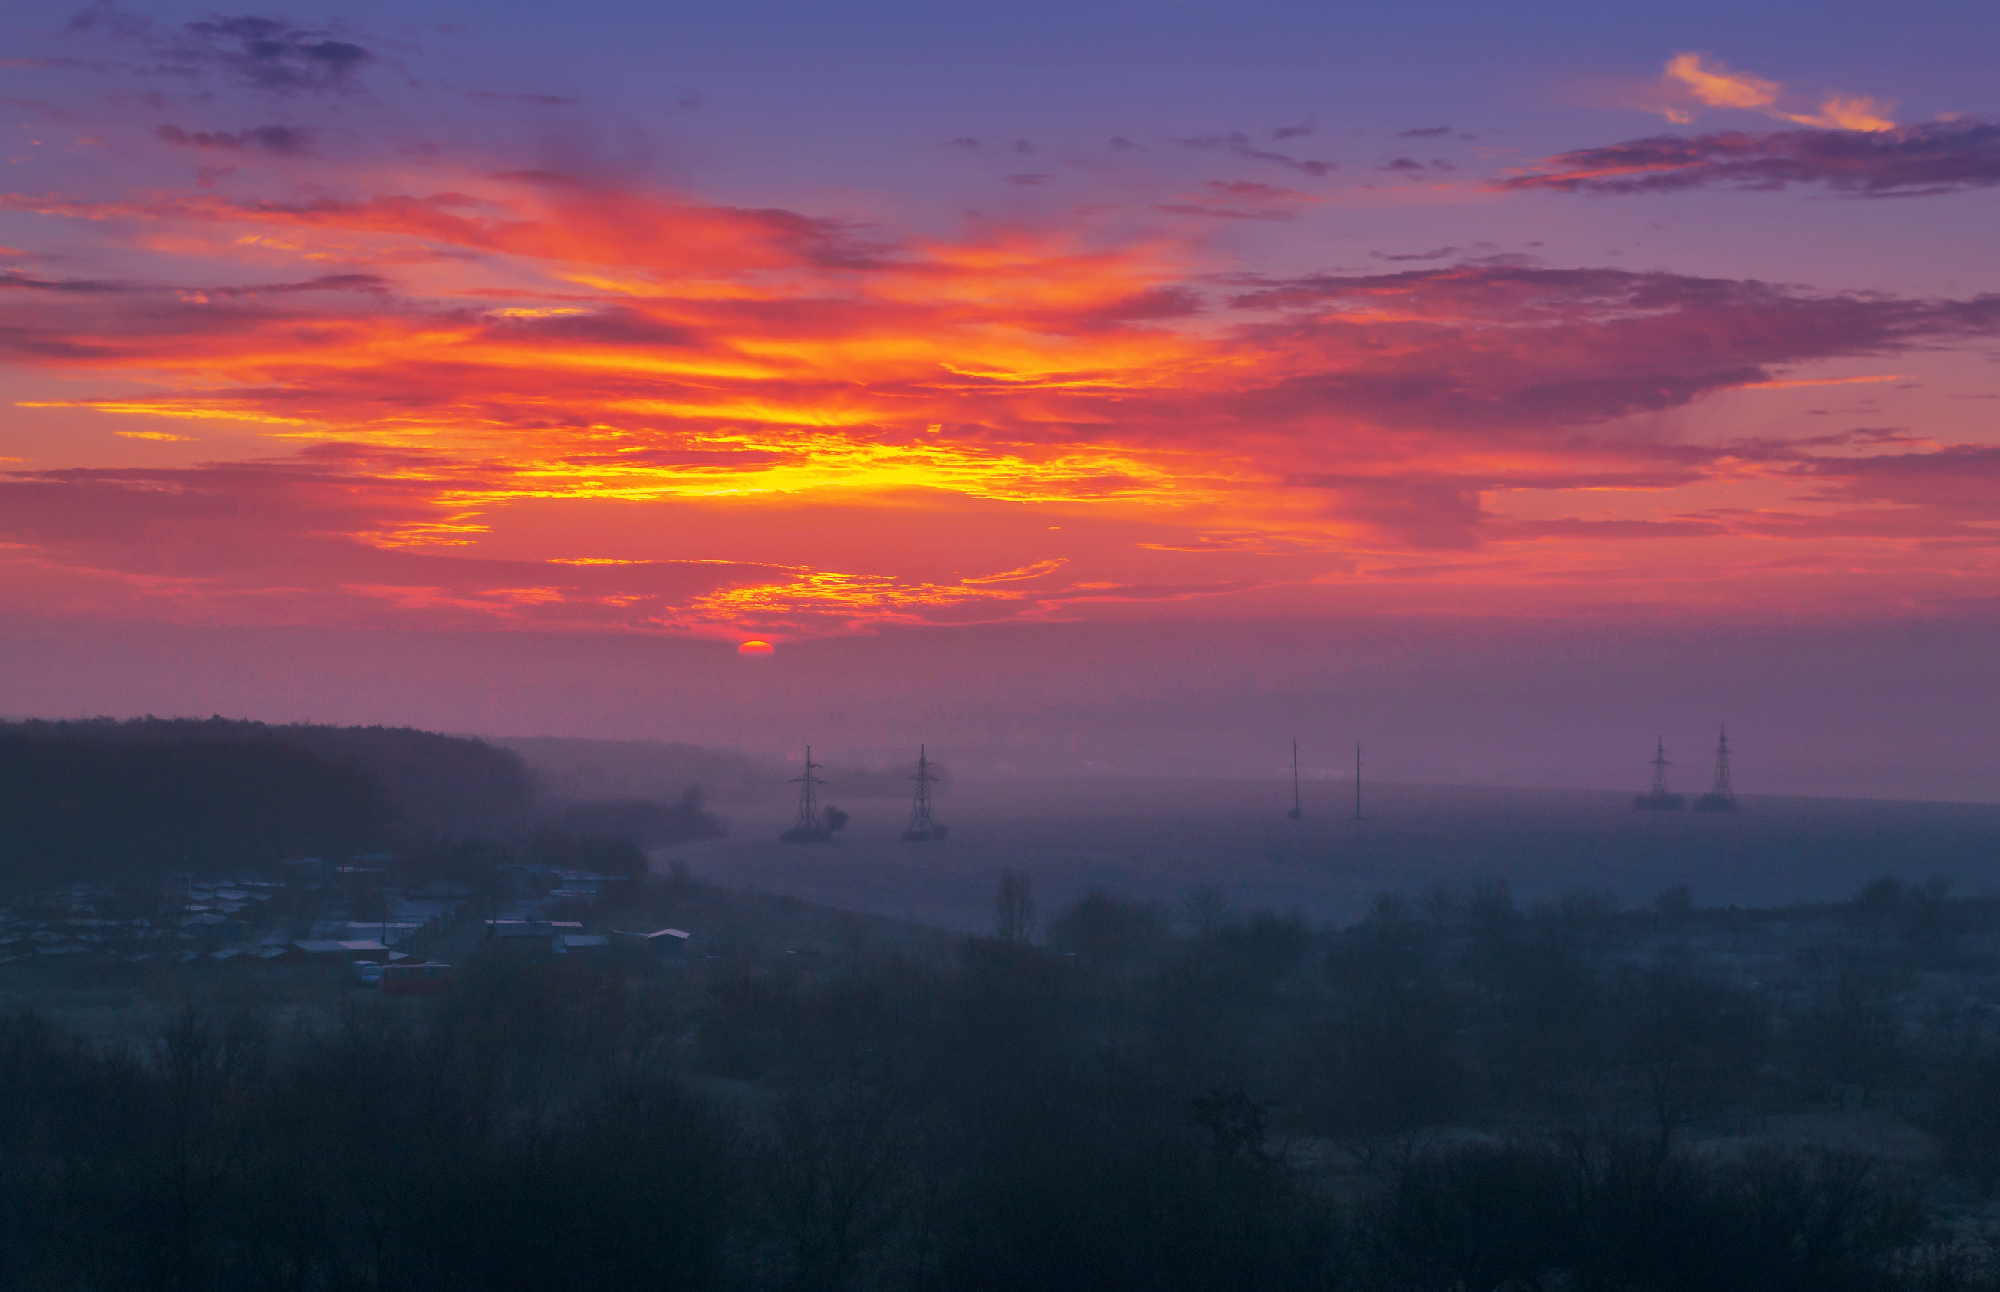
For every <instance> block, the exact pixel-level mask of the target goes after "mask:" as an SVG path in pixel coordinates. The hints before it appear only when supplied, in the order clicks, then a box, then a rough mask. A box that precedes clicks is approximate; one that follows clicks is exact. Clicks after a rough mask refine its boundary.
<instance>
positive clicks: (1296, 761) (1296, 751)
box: [1291, 736, 1299, 821]
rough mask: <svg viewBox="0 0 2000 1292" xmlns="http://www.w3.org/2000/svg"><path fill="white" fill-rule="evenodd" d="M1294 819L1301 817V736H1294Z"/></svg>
mask: <svg viewBox="0 0 2000 1292" xmlns="http://www.w3.org/2000/svg"><path fill="white" fill-rule="evenodd" d="M1291 817H1292V820H1294V821H1296V820H1298V819H1299V738H1298V737H1297V736H1293V737H1292V811H1291Z"/></svg>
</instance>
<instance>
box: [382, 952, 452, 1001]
mask: <svg viewBox="0 0 2000 1292" xmlns="http://www.w3.org/2000/svg"><path fill="white" fill-rule="evenodd" d="M449 981H451V966H450V965H448V964H444V963H442V962H439V961H433V960H427V961H425V962H424V963H422V964H401V965H385V966H383V968H382V977H381V980H380V984H379V985H380V987H381V991H382V994H383V995H384V996H432V995H435V994H437V993H438V992H440V991H442V990H444V985H445V984H446V983H447V982H449Z"/></svg>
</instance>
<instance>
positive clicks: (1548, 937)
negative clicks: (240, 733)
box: [0, 876, 2000, 1292]
mask: <svg viewBox="0 0 2000 1292" xmlns="http://www.w3.org/2000/svg"><path fill="white" fill-rule="evenodd" d="M694 887H697V888H698V887H699V886H694ZM689 891H690V883H689V881H688V880H687V879H685V877H680V876H676V877H672V878H669V879H667V880H664V881H655V882H653V883H650V884H648V885H647V886H646V887H645V888H644V889H642V890H639V892H638V895H637V897H636V898H635V899H634V900H637V901H639V902H641V903H643V904H645V905H647V906H648V907H649V913H650V914H651V915H652V916H654V917H657V918H659V919H671V918H677V916H676V911H677V909H680V910H684V909H685V905H684V904H685V901H686V900H687V894H688V892H689ZM677 893H678V894H679V896H677V895H676V894H677ZM1447 899H1451V900H1447ZM677 903H678V904H680V905H678V906H677ZM999 908H1000V909H999V916H1000V918H999V921H998V936H996V937H994V938H987V939H966V940H960V941H958V942H956V943H946V944H940V946H941V947H943V948H945V949H942V950H940V951H938V953H937V954H935V955H914V958H912V955H909V954H906V955H903V956H901V957H900V958H899V957H897V956H890V955H888V954H886V953H883V954H875V953H872V952H871V951H870V950H869V949H868V948H867V947H865V946H859V945H857V946H852V947H849V948H848V949H847V951H846V952H845V954H843V955H842V956H840V957H837V958H812V957H806V956H793V955H788V954H785V953H783V952H779V953H777V954H768V955H752V954H749V953H747V952H746V953H744V954H732V955H730V956H728V957H725V958H724V959H723V960H721V961H717V962H713V963H710V962H705V961H702V960H699V959H697V960H692V961H687V962H682V963H674V962H658V961H647V960H641V959H633V960H618V959H609V960H606V961H603V962H599V963H583V962H581V961H580V960H578V959H577V958H575V957H572V958H569V959H567V960H560V961H543V962H534V961H528V960H522V959H518V958H513V957H503V956H500V955H497V954H494V955H487V956H484V957H481V958H478V959H476V960H474V961H472V962H470V963H468V964H467V965H465V966H464V967H463V969H462V972H461V973H460V975H459V977H458V978H457V979H456V980H455V981H454V982H453V983H452V984H451V986H450V989H449V990H448V992H447V993H446V994H444V995H442V996H440V997H437V998H434V999H432V1000H431V1001H428V1002H423V1003H422V1005H423V1008H421V1009H418V1008H411V1009H409V1010H403V1009H401V1008H400V1007H401V1006H403V1005H411V1006H415V1005H417V1004H418V1002H386V1001H376V1002H373V1003H372V1004H368V1003H358V1004H352V1005H350V1006H349V1007H348V1009H347V1012H346V1013H345V1015H344V1016H343V1018H342V1021H341V1023H340V1024H339V1026H337V1027H335V1028H332V1029H330V1030H328V1031H325V1032H322V1033H319V1034H316V1035H311V1036H306V1037H303V1038H302V1037H299V1036H295V1035H290V1034H279V1033H273V1032H269V1031H267V1030H266V1026H265V1025H264V1024H263V1023H262V1022H260V1021H259V1020H258V1019H257V1018H255V1017H253V1016H248V1015H245V1016H240V1017H239V1016H234V1015H231V1014H230V1013H228V1012H227V1011H222V1012H218V1013H215V1014H212V1015H211V1014H204V1013H200V1012H196V1011H189V1012H185V1013H183V1014H182V1015H181V1016H180V1017H179V1018H178V1019H177V1020H176V1021H175V1022H174V1023H173V1024H172V1025H171V1026H169V1027H168V1028H167V1029H166V1030H165V1032H164V1034H163V1035H161V1036H160V1037H159V1039H158V1041H157V1043H156V1044H155V1045H153V1046H152V1047H151V1048H150V1049H132V1048H103V1047H96V1046H92V1045H90V1044H87V1043H85V1042H83V1041H80V1040H78V1039H76V1038H74V1037H72V1036H70V1035H67V1034H65V1033H64V1032H63V1031H61V1030H60V1029H59V1028H56V1027H54V1026H51V1025H49V1024H48V1023H45V1022H42V1021H39V1020H37V1019H35V1018H33V1017H26V1016H24V1017H16V1018H14V1019H12V1020H10V1021H7V1022H5V1023H4V1025H0V1236H4V1241H0V1285H6V1286H21V1287H46V1288H93V1289H96V1288H122V1287H131V1288H175V1289H191V1288H213V1289H235V1288H259V1289H264V1288H282V1289H292V1288H297V1289H348V1288H354V1289H363V1288H365V1289H401V1288H409V1289H419V1288H434V1287H439V1286H463V1287H479V1288H521V1289H538V1290H542V1289H569V1288H577V1289H582V1288H639V1287H647V1288H654V1287H664V1288H718V1289H723V1288H727V1289H737V1288H741V1289H801V1290H803V1289H829V1290H831V1289H843V1288H854V1289H863V1288H865V1289H878V1288H879V1289H899V1288H911V1289H930V1288H935V1289H994V1290H996V1292H997V1290H999V1289H1022V1288H1035V1289H1065V1288H1079V1289H1081V1288H1090V1289H1134V1290H1135V1292H1136V1290H1138V1289H1215V1288H1241V1289H1253V1288H1254V1289H1282V1288H1318V1289H1330V1290H1331V1289H1354V1290H1356V1292H1363V1290H1366V1292H1374V1290H1377V1289H1379V1290H1382V1292H1388V1290H1390V1289H1395V1290H1396V1292H1406V1290H1436V1292H1447V1290H1459V1289H1463V1290H1467V1292H1470V1290H1473V1289H1477V1290H1479V1292H1489V1290H1493V1289H1515V1290H1526V1289H1537V1290H1541V1292H1556V1289H1605V1290H1610V1289H1630V1290H1631V1292H1669V1290H1679V1289H1686V1290H1688V1292H1695V1290H1697V1289H1699V1290H1701V1292H1718V1290H1729V1289H1745V1290H1746V1292H1747V1290H1749V1289H1757V1290H1758V1292H1772V1290H1789V1289H1796V1290H1798V1292H1806V1290H1807V1289H1812V1290H1814V1292H1826V1290H1835V1292H1838V1290H1843V1289H1856V1290H1860V1289H1871V1290H1872V1289H1883V1290H1885V1292H1886V1290H1889V1289H1912V1290H1915V1289H1927V1290H1931V1292H1947V1290H1950V1289H1983V1288H1995V1287H2000V1282H1996V1279H1995V1274H1994V1271H1993V1270H1992V1268H1991V1267H1990V1266H1989V1265H1988V1263H1987V1262H1986V1260H1985V1253H1984V1252H1983V1249H1982V1248H1981V1247H1980V1246H1979V1244H1978V1242H1977V1241H1976V1239H1975V1238H1973V1237H1970V1236H1968V1235H1966V1234H1962V1233H1961V1234H1956V1235H1954V1234H1953V1233H1952V1232H1951V1229H1950V1227H1949V1226H1947V1225H1946V1224H1944V1223H1943V1222H1942V1221H1941V1220H1940V1218H1939V1215H1938V1213H1937V1212H1936V1211H1935V1209H1934V1208H1933V1207H1932V1206H1931V1205H1930V1204H1929V1203H1928V1202H1927V1201H1926V1195H1925V1192H1924V1190H1925V1188H1926V1187H1927V1185H1926V1182H1925V1181H1923V1180H1920V1179H1917V1178H1914V1177H1910V1176H1906V1175H1904V1174H1900V1173H1898V1172H1897V1171H1894V1170H1889V1169H1886V1168H1883V1167H1880V1166H1876V1165H1873V1164H1871V1163H1870V1162H1869V1161H1867V1160H1866V1159H1863V1158H1860V1157H1856V1156H1851V1155H1846V1154H1842V1153H1837V1152H1829V1151H1825V1150H1822V1149H1816V1148H1813V1147H1811V1146H1810V1145H1800V1146H1797V1147H1789V1148H1788V1147H1785V1146H1770V1147H1765V1148H1761V1149H1755V1150H1750V1151H1731V1152H1725V1151H1721V1150H1716V1149H1710V1148H1705V1147H1703V1146H1701V1144H1700V1143H1699V1142H1697V1140H1696V1139H1695V1136H1694V1131H1695V1130H1696V1129H1697V1128H1699V1127H1701V1126H1703V1125H1712V1124H1715V1123H1716V1122H1717V1120H1718V1119H1726V1118H1731V1117H1735V1118H1743V1117H1745V1116H1748V1115H1750V1114H1757V1115H1763V1116H1771V1115H1779V1114H1790V1113H1797V1112H1801V1111H1803V1112H1811V1111H1814V1110H1819V1111H1825V1110H1827V1109H1829V1108H1837V1107H1842V1106H1851V1105H1849V1104H1848V1103H1847V1101H1848V1099H1849V1094H1848V1092H1849V1091H1858V1092H1859V1093H1857V1094H1856V1095H1855V1096H1854V1097H1856V1098H1862V1099H1867V1100H1870V1101H1873V1106H1877V1107H1881V1106H1885V1105H1887V1104H1890V1103H1898V1101H1900V1105H1899V1106H1906V1107H1907V1108H1909V1109H1910V1110H1912V1115H1914V1116H1919V1117H1921V1118H1922V1119H1924V1124H1925V1125H1927V1126H1930V1127H1931V1128H1932V1129H1933V1131H1934V1133H1935V1135H1936V1137H1937V1139H1938V1141H1939V1143H1940V1144H1941V1145H1944V1146H1945V1161H1946V1167H1947V1169H1948V1170H1949V1171H1952V1172H1955V1173H1957V1175H1956V1177H1955V1178H1964V1179H1966V1180H1968V1181H1970V1182H1971V1183H1968V1184H1966V1185H1964V1186H1963V1187H1965V1188H1967V1189H1972V1188H1975V1187H1977V1186H1978V1185H1979V1184H1980V1183H1983V1184H1984V1185H1985V1186H1986V1187H1989V1188H1990V1187H1991V1185H1992V1183H1993V1173H1994V1165H1995V1162H1996V1150H2000V1145H1996V1143H1995V1141H1994V1136H1993V1130H1992V1126H1993V1113H1992V1109H1993V1107H1994V1106H1995V1105H1994V1102H1993V1098H1992V1097H1993V1094H1994V1093H1995V1090H1996V1089H2000V1087H1996V1084H1995V1079H1996V1074H2000V1054H1996V1051H1995V1048H1994V1043H1993V1039H1992V1037H1990V1036H1989V1035H1987V1034H1986V1033H1985V1032H1983V1031H1980V1030H1978V1029H1974V1028H1971V1027H1968V1026H1965V1025H1963V1023H1962V1021H1961V1022H1957V1023H1954V1022H1952V1021H1950V1020H1945V1019H1941V1018H1939V1019H1923V1018H1912V1017H1910V1016H1909V1014H1908V1013H1907V1012H1905V1013H1901V1014H1899V1013H1897V1012H1896V1009H1897V1006H1896V1001H1897V1000H1898V999H1899V998H1907V997H1908V995H1909V993H1908V990H1907V987H1908V980H1907V978H1906V977H1903V978H1899V975H1909V974H1916V973H1922V972H1927V970H1926V968H1925V966H1933V965H1936V964H1940V963H1952V964H1955V965H1956V966H1958V967H1959V968H1960V969H1965V968H1967V967H1968V965H1971V964H1972V961H1973V960H1975V959H1976V958H1977V957H1978V956H1979V955H1980V954H1981V953H1980V952H1978V950H1977V947H1978V946H1979V945H1982V943H1981V939H1982V938H1985V937H1988V936H1989V935H1990V934H1991V933H1992V932H1993V931H1994V926H1995V925H1996V923H2000V911H1996V910H1995V909H1994V908H1993V904H1991V903H1979V902H1966V901H1953V900H1950V899H1948V898H1947V897H1945V896H1944V895H1943V894H1942V893H1941V892H1936V891H1932V892H1926V891H1924V890H1917V891H1916V892H1911V891H1909V890H1904V889H1901V888H1900V887H1897V888H1895V889H1893V891H1889V890H1882V889H1880V888H1879V887H1878V888H1877V889H1873V890H1871V891H1870V893H1869V894H1864V896H1863V898H1862V899H1860V900H1858V901H1856V902H1855V903H1852V904H1847V905H1845V906H1842V907H1838V908H1826V909H1824V910H1820V911H1817V912H1806V913H1803V914H1802V915H1801V916H1800V918H1801V919H1806V920H1808V921H1817V922H1818V923H1817V924H1816V925H1814V927H1821V926H1824V927H1826V928H1830V929H1832V930H1834V934H1833V935H1832V936H1830V937H1829V938H1826V939H1821V940H1820V941H1819V942H1817V943H1815V944H1814V945H1812V946H1805V947H1802V948H1801V949H1800V951H1799V953H1798V954H1797V955H1794V956H1793V957H1792V963H1795V964H1797V965H1798V966H1799V967H1800V970H1801V973H1802V974H1804V975H1805V976H1806V978H1807V979H1808V980H1810V981H1811V982H1812V983H1814V984H1816V985H1815V986H1814V987H1813V988H1812V989H1811V990H1810V991H1809V992H1807V993H1806V995H1805V996H1804V997H1801V998H1799V999H1796V1000H1794V999H1791V998H1789V997H1785V998H1782V999H1780V998H1777V997H1775V996H1774V995H1772V994H1771V993H1766V992H1760V991H1758V990H1753V989H1751V988H1749V987H1746V986H1744V985H1742V984H1740V983H1737V982H1734V981H1732V980H1731V979H1730V978H1729V977H1728V976H1726V975H1724V974H1723V973H1722V972H1720V971H1719V970H1715V969H1712V968H1704V967H1703V962H1702V961H1701V960H1700V958H1699V957H1698V956H1697V955H1695V954H1694V953H1693V952H1692V951H1690V950H1689V946H1688V945H1683V944H1681V943H1679V942H1676V941H1675V939H1676V937H1678V936H1682V935H1684V936H1685V939H1686V943H1687V944H1689V945H1697V944H1698V943H1699V941H1700V939H1701V938H1702V937H1704V936H1708V935H1711V934H1713V935H1719V936H1722V937H1725V938H1726V937H1730V936H1733V934H1732V931H1731V922H1732V921H1741V920H1743V919H1745V918H1746V917H1745V916H1744V915H1743V914H1742V913H1734V912H1714V911H1708V912H1704V911H1695V910H1693V909H1692V908H1691V906H1690V905H1689V904H1687V903H1685V902H1683V901H1679V900H1676V899H1674V898H1669V899H1667V900H1664V901H1662V902H1661V903H1659V904H1658V906H1657V907H1656V908H1655V909H1651V910H1647V911H1641V912H1615V911H1610V910H1608V909H1606V908H1605V907H1604V906H1602V905H1601V904H1596V903H1591V902H1588V901H1584V900H1581V899H1578V900H1573V901H1570V902H1566V903H1559V904H1555V905H1551V906H1549V907H1546V908H1540V909H1537V910H1534V911H1529V912H1523V911H1521V910H1519V909H1518V908H1517V907H1516V906H1515V904H1514V903H1513V902H1512V901H1510V900H1509V899H1508V897H1507V894H1506V892H1505V889H1504V886H1501V885H1497V884H1496V885H1489V886H1487V887H1485V888H1483V889H1482V890H1481V891H1480V892H1478V893H1477V894H1475V895H1474V897H1473V899H1472V900H1471V901H1469V902H1461V901H1458V900H1456V898H1455V896H1454V895H1451V894H1449V893H1446V892H1444V891H1442V890H1440V891H1438V892H1435V893H1433V894H1431V895H1429V896H1427V897H1426V898H1425V899H1424V900H1422V901H1419V902H1410V901H1408V900H1406V899H1403V898H1399V897H1385V898H1384V899H1383V900H1382V901H1380V902H1378V904H1377V907H1376V911H1375V913H1374V915H1373V916H1371V917H1370V919H1368V920H1367V921H1364V922H1363V923H1362V924H1360V925H1358V926H1356V927H1354V928H1352V929H1349V930H1346V931H1342V932H1338V933H1333V932H1327V931H1324V930H1314V929H1310V928H1308V927H1306V926H1305V925H1304V924H1303V923H1301V922H1300V921H1297V920H1295V919H1289V918H1286V917H1283V916H1277V915H1272V914H1268V913H1265V914H1256V915H1250V916H1247V917H1246V916H1239V915H1236V914H1233V913H1231V912H1230V911H1228V910H1227V909H1226V908H1225V907H1224V905H1223V903H1222V902H1221V901H1220V900H1219V899H1218V898H1217V897H1216V896H1215V895H1214V894H1212V893H1210V894H1201V895H1197V896H1196V897H1194V898H1192V899H1190V901H1189V902H1188V903H1187V904H1186V907H1185V909H1184V910H1182V911H1179V912H1169V911H1167V910H1165V909H1163V908H1161V907H1159V906H1157V905H1153V904H1150V903H1138V902H1131V901H1126V900H1122V899H1119V898H1116V897H1112V896H1108V895H1104V894H1094V895H1092V896H1091V897H1089V898H1086V899H1085V900H1084V901H1082V902H1080V903H1079V904H1077V905H1076V906H1074V907H1072V908H1070V909H1068V910H1066V911H1064V912H1061V913H1060V914H1058V915H1057V916H1056V917H1055V918H1054V919H1052V920H1050V921H1049V922H1048V925H1047V930H1046V931H1047V940H1046V945H1036V944H1035V943H1033V942H1032V941H1031V940H1030V938H1029V936H1028V934H1029V931H1030V930H1031V929H1032V928H1033V927H1034V925H1035V921H1034V916H1033V905H1032V898H1031V894H1030V891H1029V889H1028V886H1027V884H1026V883H1025V882H1024V881H1022V880H1021V879H1019V878H1018V877H1014V878H1011V879H1010V880H1009V882H1008V883H1007V884H1003V886H1002V890H1001V894H1000V900H999ZM1739 932H1740V931H1739ZM1677 948H1678V949H1677ZM1635 949H1637V950H1640V951H1642V952H1643V953H1644V956H1643V959H1641V960H1638V961H1636V962H1635V961H1634V960H1632V958H1631V955H1632V953H1633V952H1634V950H1635ZM788 962H789V963H788ZM1981 963H1983V962H1981ZM1973 967H1977V966H1976V965H1974V966H1973ZM1885 991H1886V992H1888V993H1890V994H1888V995H1886V996H1885V995H1882V994H1881V993H1883V992H1885ZM361 999H362V998H360V997H356V1000H361ZM392 1007H394V1008H392ZM1885 1011H1886V1012H1885ZM1932 1183H1934V1182H1932Z"/></svg>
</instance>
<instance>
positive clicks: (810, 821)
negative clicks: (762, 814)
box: [778, 745, 833, 843]
mask: <svg viewBox="0 0 2000 1292" xmlns="http://www.w3.org/2000/svg"><path fill="white" fill-rule="evenodd" d="M823 765H824V764H821V763H816V762H814V761H813V751H812V746H811V745H807V746H806V767H805V774H804V775H802V776H794V777H792V784H794V785H796V786H798V787H799V819H798V822H797V824H795V825H793V826H792V828H791V829H789V830H787V831H785V832H784V833H783V834H782V835H779V836H778V837H779V838H780V839H782V840H783V841H784V842H786V843H823V842H825V841H826V840H828V839H831V838H832V837H833V831H831V830H829V829H828V828H827V827H826V825H825V824H824V823H822V822H821V820H820V812H819V796H818V795H817V794H815V793H814V792H813V791H814V790H815V789H817V788H818V787H819V786H821V785H824V784H826V782H825V781H823V780H821V779H820V778H819V777H818V776H815V775H814V774H813V773H815V772H817V771H819V770H820V768H821V767H822V766H823Z"/></svg>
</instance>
